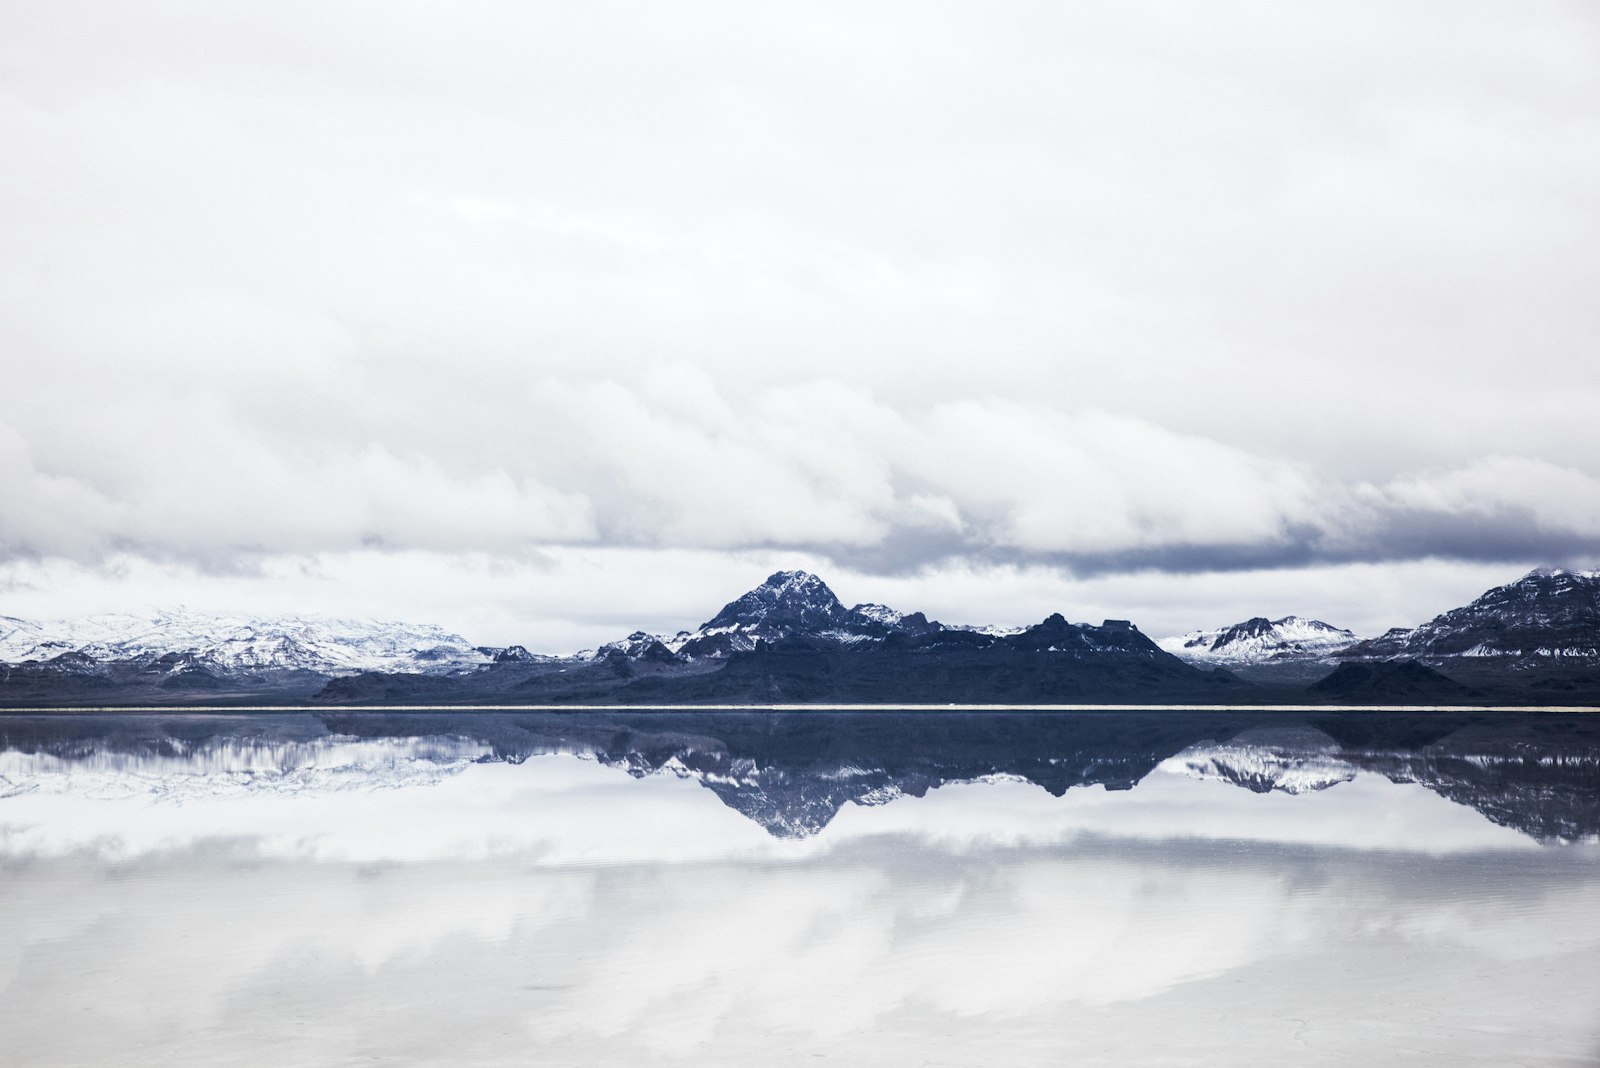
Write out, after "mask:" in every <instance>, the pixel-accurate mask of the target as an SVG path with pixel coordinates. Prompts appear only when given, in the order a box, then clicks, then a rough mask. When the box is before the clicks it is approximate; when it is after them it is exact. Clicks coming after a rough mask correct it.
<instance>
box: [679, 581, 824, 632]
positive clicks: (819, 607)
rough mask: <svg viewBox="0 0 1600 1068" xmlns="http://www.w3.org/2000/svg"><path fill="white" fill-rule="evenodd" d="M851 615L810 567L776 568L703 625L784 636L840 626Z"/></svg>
mask: <svg viewBox="0 0 1600 1068" xmlns="http://www.w3.org/2000/svg"><path fill="white" fill-rule="evenodd" d="M849 617H850V610H849V609H847V608H845V606H844V605H843V604H842V603H840V601H839V598H837V597H835V596H834V594H833V591H832V590H830V589H829V588H828V584H827V583H825V582H823V581H822V580H821V579H820V578H818V577H817V576H815V575H813V574H811V573H810V572H809V571H776V572H774V573H773V574H771V575H769V576H768V577H767V580H766V581H765V582H763V583H762V584H761V585H759V586H757V587H756V588H755V589H753V590H751V591H750V592H748V593H746V594H745V595H744V596H742V597H740V598H738V599H737V600H734V601H729V602H728V603H727V604H726V605H724V606H723V608H722V611H720V612H718V613H717V614H716V615H715V616H713V617H712V618H711V619H710V620H709V621H708V622H707V623H706V624H705V626H704V627H702V628H701V629H702V630H704V631H712V630H718V629H721V628H739V629H741V630H750V631H753V632H758V633H760V635H761V636H762V637H769V636H770V637H783V636H786V635H788V634H790V633H794V632H796V631H801V632H810V631H818V630H828V629H831V628H834V627H838V626H841V625H843V624H844V623H846V622H847V621H848V619H849Z"/></svg>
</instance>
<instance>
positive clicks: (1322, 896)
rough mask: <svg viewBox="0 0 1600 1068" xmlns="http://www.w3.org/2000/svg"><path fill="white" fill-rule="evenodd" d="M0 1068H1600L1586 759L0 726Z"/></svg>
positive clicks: (1468, 726) (1004, 723) (824, 737)
mask: <svg viewBox="0 0 1600 1068" xmlns="http://www.w3.org/2000/svg"><path fill="white" fill-rule="evenodd" d="M0 738H3V741H4V746H3V748H0V795H3V796H0V910H3V911H0V915H3V916H4V917H5V918H6V919H5V922H4V924H3V925H0V1004H3V1005H4V1011H3V1013H0V1049H4V1050H5V1051H6V1053H5V1058H4V1060H5V1063H7V1064H217V1063H241V1064H254V1063H304V1064H371V1063H404V1064H415V1063H432V1064H461V1063H469V1064H526V1063H539V1064H574V1065H576V1064H633V1063H657V1062H660V1063H691V1064H749V1065H766V1064H802V1063H803V1064H815V1063H819V1062H820V1063H827V1062H830V1061H831V1062H835V1063H843V1064H851V1065H855V1064H886V1065H906V1064H952V1065H973V1064H996V1065H999V1064H1062V1063H1071V1064H1128V1063H1137V1064H1175V1065H1179V1064H1181V1065H1189V1064H1192V1065H1217V1064H1239V1065H1256V1064H1262V1065H1265V1064H1283V1063H1295V1064H1330V1065H1331V1064H1350V1063H1363V1062H1366V1063H1384V1064H1441V1065H1443V1064H1452V1065H1455V1064H1484V1065H1505V1064H1518V1063H1520V1064H1539V1065H1593V1064H1595V1063H1597V1061H1600V923H1596V922H1595V916H1596V915H1597V914H1600V911H1597V910H1600V845H1597V844H1596V841H1595V835H1596V834H1597V832H1600V790H1597V783H1600V729H1597V728H1596V727H1594V726H1591V725H1590V724H1589V722H1588V721H1586V720H1582V719H1579V718H1577V717H1546V718H1543V719H1538V720H1533V719H1530V718H1528V717H1522V718H1517V717H1493V716H1478V717H1456V718H1454V719H1450V718H1444V717H1431V718H1421V719H1418V720H1413V721H1402V720H1396V719H1394V718H1393V717H1377V716H1374V715H1373V714H1363V715H1355V716H1339V715H1335V714H1329V715H1327V716H1322V717H1319V718H1314V719H1312V720H1296V721H1289V720H1286V719H1285V718H1284V717H1281V716H1279V717H1270V716H1263V715H1255V716H1251V715H1246V714H1222V713H1218V714H1204V715H1187V716H1170V715H1169V716H1155V715H1148V714H1140V715H1132V714H1119V715H1118V716H1117V717H1112V716H1110V715H1099V716H1076V717H1063V716H1056V717H1038V716H1034V717H1020V716H1012V717H1005V716H985V715H981V714H971V715H965V716H957V715H951V716H935V717H930V716H928V715H926V714H924V715H922V716H919V717H911V716H898V717H897V716H891V715H886V714H872V715H870V716H832V717H829V716H822V715H819V714H805V715H804V718H800V714H796V715H793V716H779V717H728V716H721V717H717V716H692V717H691V716H654V717H650V716H633V717H616V716H612V717H603V716H595V715H574V716H542V717H533V716H523V717H486V716H475V717H468V716H461V715H455V716H452V715H448V714H444V713H441V714H439V715H436V716H410V717H405V716H372V717H356V716H350V715H344V716H327V717H323V718H315V717H310V716H306V717H300V718H294V717H282V716H279V717H231V718H226V719H223V718H217V717H212V718H198V717H187V718H180V717H166V718H161V719H135V718H126V719H116V718H104V717H102V718H94V719H91V718H88V717H78V718H56V719H51V720H42V719H37V718H34V719H19V718H15V717H12V718H5V717H0Z"/></svg>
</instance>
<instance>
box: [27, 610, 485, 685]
mask: <svg viewBox="0 0 1600 1068" xmlns="http://www.w3.org/2000/svg"><path fill="white" fill-rule="evenodd" d="M64 653H73V654H77V655H79V656H81V657H83V658H87V659H88V660H89V661H92V662H94V663H98V664H104V663H109V662H149V663H151V664H155V663H157V662H160V661H162V660H163V659H164V658H165V660H166V662H167V664H168V666H170V667H171V668H172V669H173V670H189V671H204V672H209V673H212V674H216V675H240V674H251V673H259V672H270V671H295V670H300V671H312V672H317V673H319V674H324V675H342V674H353V673H355V672H360V671H412V672H422V673H428V674H437V673H442V672H449V671H456V670H459V669H461V668H464V667H471V666H476V665H478V664H486V663H489V662H490V661H491V659H492V655H491V653H489V652H486V651H485V650H483V649H479V648H476V647H474V646H473V645H471V644H470V643H469V642H468V641H467V640H466V639H465V638H463V637H461V636H460V635H459V634H452V633H450V632H449V631H446V630H444V629H443V628H441V627H437V626H432V625H428V624H420V625H419V624H408V623H391V622H380V621H376V620H349V619H315V618H312V619H301V618H295V617H279V618H267V619H258V618H250V617H245V616H223V615H207V614H203V613H198V612H189V611H185V610H181V609H180V610H176V611H165V612H160V613H158V614H156V615H154V616H148V617H146V616H134V615H97V616H89V617H87V618H84V619H80V620H62V621H58V622H51V623H44V622H29V621H25V620H17V619H11V618H5V619H0V663H10V664H21V663H25V662H27V661H30V660H31V661H44V662H55V661H58V660H60V658H61V656H62V654H64Z"/></svg>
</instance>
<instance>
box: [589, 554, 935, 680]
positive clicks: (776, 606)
mask: <svg viewBox="0 0 1600 1068" xmlns="http://www.w3.org/2000/svg"><path fill="white" fill-rule="evenodd" d="M937 628H938V624H935V623H930V622H928V619H927V617H925V616H924V615H923V614H922V613H921V612H912V613H910V614H906V613H902V612H897V611H895V610H894V609H893V608H890V607H888V606H887V605H881V604H860V605H857V606H856V607H854V608H846V607H845V606H844V603H843V602H842V601H840V600H839V598H838V597H837V596H835V595H834V592H833V591H832V590H831V589H829V588H828V584H827V583H825V582H823V581H822V579H820V578H818V577H817V576H816V575H813V574H811V573H810V572H809V571H778V572H775V573H774V574H772V575H770V576H768V577H767V580H766V581H765V582H763V583H761V584H760V585H759V586H757V587H755V588H754V589H752V590H750V591H749V592H747V593H745V594H744V595H743V596H741V597H738V598H737V599H735V600H732V601H729V602H728V603H727V604H725V605H723V607H722V610H721V611H720V612H718V613H717V614H716V615H714V616H712V617H711V619H709V620H707V621H706V622H705V623H704V624H702V625H701V626H700V627H699V628H698V629H696V630H694V631H692V632H680V633H679V634H678V635H677V637H675V638H671V639H665V638H660V637H657V636H653V635H642V636H639V637H646V638H654V640H656V641H658V642H660V643H661V644H662V645H664V646H665V647H666V648H667V649H669V650H670V651H672V652H673V653H678V654H681V655H683V656H684V657H687V658H689V659H702V658H716V657H725V656H728V655H730V654H732V653H738V652H748V651H750V650H752V649H754V648H755V647H756V644H757V643H758V642H763V641H766V642H774V641H780V640H782V639H784V638H792V637H796V636H804V637H809V638H818V639H822V640H824V641H831V642H835V643H838V644H842V645H849V644H853V643H856V642H862V641H870V640H874V639H881V638H884V637H886V636H888V635H889V634H892V633H896V632H906V633H919V634H920V633H925V632H927V631H929V630H933V629H937ZM629 641H632V638H630V639H629ZM612 644H613V645H618V644H619V643H612ZM630 655H631V654H630Z"/></svg>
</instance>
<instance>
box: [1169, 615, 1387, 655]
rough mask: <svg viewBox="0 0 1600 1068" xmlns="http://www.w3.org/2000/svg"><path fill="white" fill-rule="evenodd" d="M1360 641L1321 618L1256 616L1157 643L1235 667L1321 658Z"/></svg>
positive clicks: (1348, 632)
mask: <svg viewBox="0 0 1600 1068" xmlns="http://www.w3.org/2000/svg"><path fill="white" fill-rule="evenodd" d="M1358 640H1359V639H1358V638H1357V637H1356V635H1355V632H1353V631H1348V630H1344V629H1343V628H1340V627H1335V626H1333V625H1331V624H1328V623H1324V622H1322V621H1321V620H1320V619H1305V618H1303V617H1301V616H1284V617H1283V618H1282V619H1267V618H1266V617H1265V616H1256V617H1255V618H1253V619H1247V620H1245V621H1244V622H1243V623H1235V624H1233V625H1232V626H1227V627H1219V628H1217V629H1215V630H1197V631H1191V632H1190V633H1188V634H1183V635H1179V636H1177V637H1172V638H1162V639H1160V641H1158V642H1157V643H1156V644H1158V645H1160V646H1161V648H1163V649H1165V650H1166V651H1167V652H1169V653H1172V654H1173V655H1174V656H1177V657H1180V658H1182V659H1184V660H1188V661H1190V662H1191V663H1196V664H1220V665H1226V666H1234V665H1241V664H1259V663H1262V662H1264V661H1269V660H1275V661H1287V660H1321V659H1323V658H1325V657H1328V656H1330V655H1332V654H1333V653H1336V652H1338V651H1339V650H1340V649H1344V648H1347V647H1348V646H1351V645H1354V644H1355V643H1356V642H1357V641H1358Z"/></svg>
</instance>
